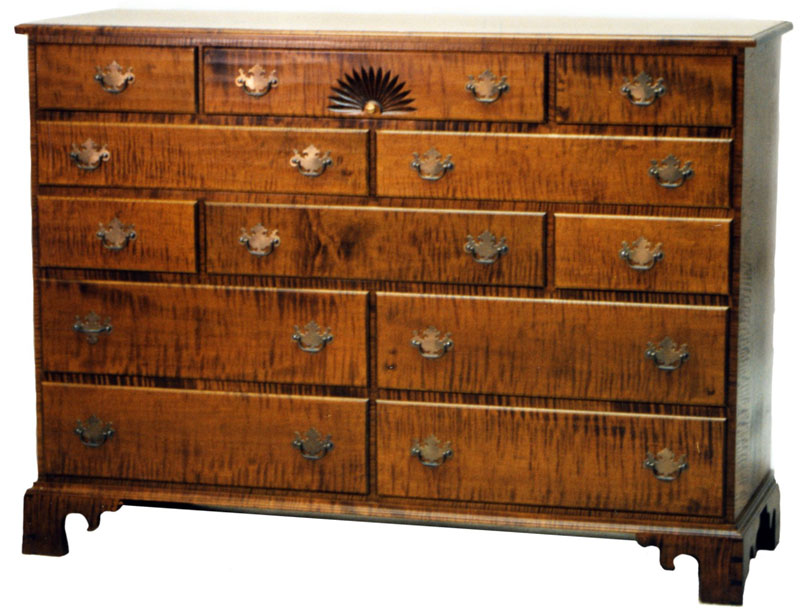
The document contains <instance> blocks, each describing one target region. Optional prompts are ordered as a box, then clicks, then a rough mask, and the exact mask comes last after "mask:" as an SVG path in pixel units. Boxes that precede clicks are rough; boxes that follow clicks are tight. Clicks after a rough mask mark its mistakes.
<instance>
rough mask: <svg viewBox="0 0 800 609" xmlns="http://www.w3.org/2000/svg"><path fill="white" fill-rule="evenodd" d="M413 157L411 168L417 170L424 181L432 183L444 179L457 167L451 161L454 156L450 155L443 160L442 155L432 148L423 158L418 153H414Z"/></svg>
mask: <svg viewBox="0 0 800 609" xmlns="http://www.w3.org/2000/svg"><path fill="white" fill-rule="evenodd" d="M412 156H413V157H414V160H413V161H411V167H412V168H413V169H416V170H417V173H418V174H419V177H421V178H422V179H423V180H430V181H432V182H435V181H436V180H440V179H442V178H443V177H444V174H446V173H447V172H448V171H452V170H453V168H454V167H455V165H454V164H453V161H452V160H451V159H452V156H451V155H449V154H448V155H447V157H446V158H442V155H441V154H440V153H439V151H438V150H436V148H431V149H430V150H428V152H426V153H425V154H423V155H422V156H421V157H420V156H419V154H417V153H416V152H413V153H412Z"/></svg>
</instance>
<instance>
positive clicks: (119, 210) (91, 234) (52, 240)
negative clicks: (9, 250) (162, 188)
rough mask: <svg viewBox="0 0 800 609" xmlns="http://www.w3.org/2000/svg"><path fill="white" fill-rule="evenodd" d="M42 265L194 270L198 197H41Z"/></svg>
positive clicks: (145, 269) (40, 260)
mask: <svg viewBox="0 0 800 609" xmlns="http://www.w3.org/2000/svg"><path fill="white" fill-rule="evenodd" d="M37 202H38V210H39V264H40V265H41V266H52V267H73V268H89V269H124V270H133V271H171V272H178V273H193V272H195V271H196V262H195V202H194V201H154V200H146V199H144V200H132V199H93V198H82V197H70V198H61V197H39V198H38V199H37Z"/></svg>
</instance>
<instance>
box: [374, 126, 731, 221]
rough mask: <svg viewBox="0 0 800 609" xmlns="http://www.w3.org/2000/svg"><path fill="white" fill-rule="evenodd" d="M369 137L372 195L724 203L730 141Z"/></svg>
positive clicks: (422, 134) (412, 133)
mask: <svg viewBox="0 0 800 609" xmlns="http://www.w3.org/2000/svg"><path fill="white" fill-rule="evenodd" d="M377 138H378V140H377V141H378V157H377V191H378V195H379V196H396V197H422V198H446V199H451V198H454V199H496V200H536V201H553V202H571V203H639V204H648V205H695V206H704V207H705V206H727V205H728V204H729V179H728V178H729V174H728V171H729V165H730V140H718V139H701V138H647V137H629V136H624V137H612V136H588V135H558V136H557V135H552V134H546V135H511V134H480V135H476V134H466V133H451V134H445V133H425V132H419V131H378V135H377ZM415 154H416V155H418V157H416V158H415V156H414V155H415ZM670 156H672V157H674V159H675V160H676V161H677V163H674V162H673V161H672V160H671V159H670V158H669V157H670ZM439 157H441V158H439ZM448 160H449V163H450V165H448V164H447V163H448ZM654 162H655V165H654ZM687 164H688V165H687ZM415 165H418V166H417V167H415ZM447 167H450V169H449V170H447V169H446V168H447ZM690 170H691V171H692V175H691V176H689V177H684V173H688V172H689V171H690ZM651 171H652V172H651ZM653 173H657V174H658V176H655V175H653ZM667 184H672V186H667ZM678 184H680V185H678Z"/></svg>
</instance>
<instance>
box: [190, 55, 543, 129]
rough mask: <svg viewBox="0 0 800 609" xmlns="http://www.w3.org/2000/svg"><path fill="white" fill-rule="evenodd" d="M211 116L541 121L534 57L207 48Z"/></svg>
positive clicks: (539, 58) (539, 73)
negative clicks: (245, 115)
mask: <svg viewBox="0 0 800 609" xmlns="http://www.w3.org/2000/svg"><path fill="white" fill-rule="evenodd" d="M203 65H204V68H203V78H204V107H205V111H206V112H207V113H210V114H231V113H234V114H266V115H273V116H328V117H343V116H356V117H368V118H378V117H381V116H383V117H387V118H408V119H441V120H451V119H459V120H480V121H525V122H541V121H542V120H544V80H545V78H544V56H543V55H541V54H536V53H526V54H514V53H492V54H486V53H378V52H376V53H358V52H332V53H329V52H316V51H299V50H298V51H279V50H272V49H225V48H207V49H206V50H205V54H204V62H203Z"/></svg>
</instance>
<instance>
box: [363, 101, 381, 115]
mask: <svg viewBox="0 0 800 609" xmlns="http://www.w3.org/2000/svg"><path fill="white" fill-rule="evenodd" d="M364 112H366V113H367V114H380V112H381V105H380V104H379V103H378V102H376V101H375V100H372V99H371V100H369V101H368V102H367V103H366V104H364Z"/></svg>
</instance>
